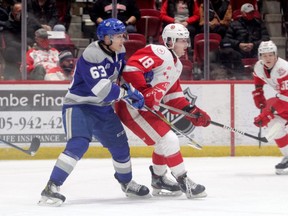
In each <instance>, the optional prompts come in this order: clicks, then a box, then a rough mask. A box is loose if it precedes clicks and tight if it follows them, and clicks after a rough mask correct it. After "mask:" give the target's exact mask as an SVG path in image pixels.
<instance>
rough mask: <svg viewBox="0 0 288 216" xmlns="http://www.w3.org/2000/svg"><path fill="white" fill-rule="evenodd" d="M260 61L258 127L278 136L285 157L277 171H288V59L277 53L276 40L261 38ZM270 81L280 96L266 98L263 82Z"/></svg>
mask: <svg viewBox="0 0 288 216" xmlns="http://www.w3.org/2000/svg"><path fill="white" fill-rule="evenodd" d="M258 55H259V61H258V62H257V63H256V64H255V67H254V84H255V88H256V89H255V90H254V91H253V92H252V94H253V98H254V102H255V105H256V107H257V108H259V109H262V112H261V114H260V115H259V116H257V117H256V118H255V119H254V124H255V125H256V126H257V127H262V126H265V127H266V126H267V129H268V132H267V135H268V136H269V137H268V138H270V139H274V140H275V142H276V144H277V146H278V148H279V149H280V151H281V153H282V154H283V156H284V157H283V159H282V161H281V162H280V163H279V164H277V165H276V166H275V169H276V174H278V175H282V174H288V134H287V131H286V130H285V127H286V126H287V123H288V122H287V121H288V62H287V61H285V60H284V59H282V58H280V57H278V56H277V47H276V45H275V44H274V43H273V41H263V42H261V44H260V46H259V49H258ZM265 84H268V85H269V86H270V87H271V88H273V89H274V90H275V91H277V94H276V97H273V98H270V99H268V100H266V98H265V96H264V91H263V86H264V85H265Z"/></svg>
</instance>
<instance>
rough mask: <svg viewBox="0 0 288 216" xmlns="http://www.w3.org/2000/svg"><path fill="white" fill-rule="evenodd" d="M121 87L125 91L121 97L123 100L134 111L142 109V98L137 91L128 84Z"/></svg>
mask: <svg viewBox="0 0 288 216" xmlns="http://www.w3.org/2000/svg"><path fill="white" fill-rule="evenodd" d="M121 87H122V88H123V90H125V91H124V95H123V97H122V99H123V100H125V101H126V102H127V103H128V104H130V105H131V106H132V107H134V108H136V109H142V108H143V107H144V104H145V102H144V97H143V95H142V94H141V93H140V92H139V91H138V90H137V89H135V88H134V87H133V86H132V85H131V84H128V83H124V84H123V85H122V86H121Z"/></svg>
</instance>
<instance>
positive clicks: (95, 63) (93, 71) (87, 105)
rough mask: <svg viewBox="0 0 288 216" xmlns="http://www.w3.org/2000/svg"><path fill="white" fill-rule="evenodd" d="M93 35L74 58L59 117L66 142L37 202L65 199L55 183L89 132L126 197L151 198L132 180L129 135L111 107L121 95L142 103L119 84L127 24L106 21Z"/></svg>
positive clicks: (78, 155)
mask: <svg viewBox="0 0 288 216" xmlns="http://www.w3.org/2000/svg"><path fill="white" fill-rule="evenodd" d="M97 35H98V38H99V40H98V41H95V42H92V43H91V44H90V45H89V46H88V47H87V48H86V49H85V50H84V52H83V54H82V56H81V57H80V58H79V60H78V61H77V64H76V69H75V73H74V77H73V80H72V83H71V85H70V87H69V90H68V92H67V94H66V96H65V98H64V105H63V116H62V118H63V124H64V128H65V133H66V137H67V144H66V148H65V150H64V151H63V152H62V153H61V154H60V156H59V157H58V159H57V161H56V164H55V166H54V168H53V171H52V173H51V175H50V179H49V181H48V183H47V185H46V187H45V189H44V190H43V191H42V193H41V196H42V197H41V200H40V201H39V204H40V205H51V206H59V205H61V204H62V203H63V202H64V201H65V197H64V196H63V195H62V194H60V193H59V187H60V186H61V185H62V184H63V183H64V181H65V180H66V178H67V177H68V176H69V175H70V173H71V172H72V170H73V169H74V167H75V166H76V164H77V162H78V161H79V160H80V159H81V158H82V156H83V155H84V153H85V152H86V151H87V149H88V147H89V143H90V142H91V140H92V136H94V137H95V138H96V139H97V140H98V141H99V142H100V143H101V144H102V145H103V146H104V147H105V148H107V149H108V150H109V152H110V153H111V156H112V162H113V166H114V170H115V174H114V177H115V178H116V179H117V180H118V182H119V183H120V185H121V188H122V190H123V192H124V193H125V194H126V196H129V197H147V196H149V189H148V188H147V187H146V186H143V185H140V184H137V183H136V182H135V181H133V180H132V168H131V160H130V149H129V146H128V142H127V136H126V133H125V131H124V128H123V126H122V124H121V122H120V120H119V118H118V116H117V115H116V114H115V112H114V109H113V106H112V104H113V102H115V101H117V100H120V99H123V100H126V102H127V103H128V104H129V106H132V107H133V108H134V109H141V108H142V107H143V106H144V99H143V95H142V94H141V93H139V92H138V91H137V90H135V89H134V88H133V87H132V86H131V85H129V84H126V83H125V84H123V85H124V86H123V88H120V87H119V85H118V84H117V81H118V79H119V73H121V71H122V70H123V67H124V65H125V60H124V57H125V48H124V46H123V43H124V40H125V35H126V30H125V25H124V24H123V23H122V22H121V21H119V20H117V19H114V18H111V19H107V20H104V21H103V22H102V23H101V24H100V25H99V26H98V28H97ZM95 166H97V164H95ZM96 168H97V167H96ZM101 176H103V178H106V177H105V176H104V175H103V174H101ZM102 186H103V185H99V187H102ZM104 186H105V187H106V186H107V187H109V185H104Z"/></svg>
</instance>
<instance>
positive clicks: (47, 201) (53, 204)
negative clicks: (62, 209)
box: [38, 196, 63, 207]
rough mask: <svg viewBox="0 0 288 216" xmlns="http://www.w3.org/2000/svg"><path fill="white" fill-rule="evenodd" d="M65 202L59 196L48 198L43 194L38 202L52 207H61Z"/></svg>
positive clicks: (40, 204)
mask: <svg viewBox="0 0 288 216" xmlns="http://www.w3.org/2000/svg"><path fill="white" fill-rule="evenodd" d="M62 203H63V200H61V199H57V198H48V197H44V196H42V197H41V199H40V200H39V202H38V205H39V206H51V207H59V206H61V205H62Z"/></svg>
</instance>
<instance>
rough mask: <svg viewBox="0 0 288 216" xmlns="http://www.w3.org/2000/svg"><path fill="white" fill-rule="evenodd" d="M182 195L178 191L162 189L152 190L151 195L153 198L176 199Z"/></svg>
mask: <svg viewBox="0 0 288 216" xmlns="http://www.w3.org/2000/svg"><path fill="white" fill-rule="evenodd" d="M182 194H183V193H182V191H181V190H179V191H168V190H164V189H155V188H153V191H152V195H153V196H155V197H178V196H181V195H182Z"/></svg>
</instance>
